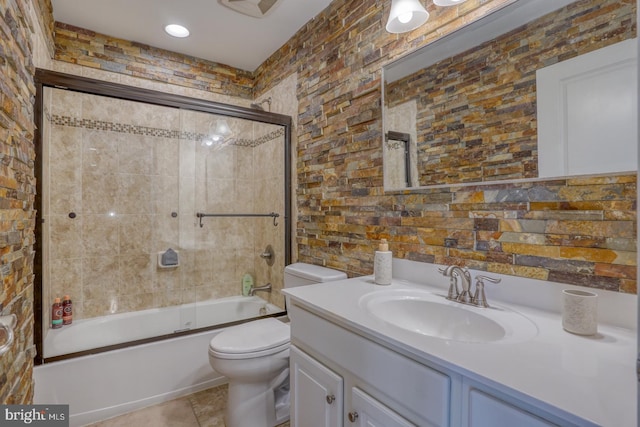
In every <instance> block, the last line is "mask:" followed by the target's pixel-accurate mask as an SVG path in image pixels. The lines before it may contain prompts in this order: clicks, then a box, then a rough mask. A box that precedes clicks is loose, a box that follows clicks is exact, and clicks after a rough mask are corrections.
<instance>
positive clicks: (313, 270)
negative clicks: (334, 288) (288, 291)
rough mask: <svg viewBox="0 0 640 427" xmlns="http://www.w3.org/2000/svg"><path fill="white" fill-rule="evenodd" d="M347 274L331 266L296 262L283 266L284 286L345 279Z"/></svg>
mask: <svg viewBox="0 0 640 427" xmlns="http://www.w3.org/2000/svg"><path fill="white" fill-rule="evenodd" d="M346 278H347V274H346V273H343V272H342V271H338V270H334V269H332V268H327V267H322V266H319V265H313V264H307V263H304V262H297V263H295V264H290V265H288V266H286V267H285V268H284V287H285V288H295V287H296V286H305V285H312V284H314V283H322V282H332V281H334V280H342V279H346Z"/></svg>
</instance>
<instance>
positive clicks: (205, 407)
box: [91, 384, 289, 427]
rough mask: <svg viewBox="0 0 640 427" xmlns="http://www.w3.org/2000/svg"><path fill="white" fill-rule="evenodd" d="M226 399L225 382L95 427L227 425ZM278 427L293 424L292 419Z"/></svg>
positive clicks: (218, 426)
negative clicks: (290, 421) (225, 414)
mask: <svg viewBox="0 0 640 427" xmlns="http://www.w3.org/2000/svg"><path fill="white" fill-rule="evenodd" d="M226 401H227V385H226V384H225V385H221V386H219V387H214V388H210V389H207V390H203V391H200V392H197V393H194V394H191V395H189V396H185V397H181V398H179V399H175V400H170V401H169V402H164V403H160V404H158V405H155V406H150V407H148V408H143V409H140V410H138V411H135V412H131V413H129V414H124V415H120V416H119V417H115V418H111V419H109V420H105V421H100V422H98V423H95V424H91V427H134V426H135V427H148V426H149V427H150V426H153V427H225V424H224V407H225V402H226ZM247 427H251V426H247ZM278 427H289V423H288V422H287V423H284V424H280V425H279V426H278Z"/></svg>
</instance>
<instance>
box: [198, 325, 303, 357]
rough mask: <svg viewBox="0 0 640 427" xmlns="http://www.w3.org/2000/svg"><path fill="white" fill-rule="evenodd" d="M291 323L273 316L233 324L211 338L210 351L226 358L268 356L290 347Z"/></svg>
mask: <svg viewBox="0 0 640 427" xmlns="http://www.w3.org/2000/svg"><path fill="white" fill-rule="evenodd" d="M290 335H291V334H290V329H289V325H288V324H286V323H283V322H281V321H279V320H277V319H275V318H273V317H268V318H266V319H260V320H254V321H252V322H247V323H243V324H241V325H237V326H232V327H230V328H227V329H225V330H224V331H222V332H220V333H219V334H218V335H216V336H215V337H213V338H212V339H211V342H210V343H209V353H211V354H212V355H214V356H217V357H220V358H226V359H238V358H249V357H259V356H266V355H269V354H273V353H277V352H279V351H282V350H285V349H287V348H288V347H289V340H290Z"/></svg>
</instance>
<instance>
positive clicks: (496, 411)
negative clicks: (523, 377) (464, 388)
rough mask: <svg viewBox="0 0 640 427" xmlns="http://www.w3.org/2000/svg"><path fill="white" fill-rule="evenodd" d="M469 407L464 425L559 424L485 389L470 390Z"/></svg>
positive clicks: (531, 426)
mask: <svg viewBox="0 0 640 427" xmlns="http://www.w3.org/2000/svg"><path fill="white" fill-rule="evenodd" d="M467 398H468V407H467V411H466V417H465V418H466V420H467V422H463V426H467V427H496V426H518V427H550V426H557V424H553V423H551V422H549V421H547V420H544V419H542V418H539V417H538V416H536V415H534V414H532V413H530V412H527V411H525V410H523V409H521V408H518V407H517V406H514V405H512V404H511V403H508V402H505V401H504V400H501V399H499V398H497V397H495V396H492V395H490V394H487V393H485V392H484V391H481V390H478V389H475V388H470V389H469V390H468V395H467Z"/></svg>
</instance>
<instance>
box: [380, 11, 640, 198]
mask: <svg viewBox="0 0 640 427" xmlns="http://www.w3.org/2000/svg"><path fill="white" fill-rule="evenodd" d="M601 3H604V4H601V5H600V6H599V7H598V8H592V7H591V5H590V4H589V3H585V2H582V3H581V4H579V5H578V6H576V5H569V6H567V7H564V8H562V9H561V10H560V11H557V12H553V13H551V14H548V15H546V16H543V17H541V18H538V19H536V20H535V21H532V22H531V23H529V24H527V25H525V26H522V27H520V28H518V29H516V30H514V31H510V32H509V33H507V34H505V35H503V36H501V37H498V38H496V39H493V40H491V41H490V42H485V43H483V44H482V45H480V46H477V47H475V48H473V49H470V50H468V51H466V52H463V53H460V54H458V55H455V56H452V57H450V58H447V59H445V60H443V61H440V62H438V63H436V64H434V65H432V66H430V67H426V68H424V69H423V70H420V71H418V72H416V73H414V74H412V75H409V76H407V77H405V78H403V79H401V80H398V81H396V82H394V83H392V84H390V85H386V86H385V90H386V93H385V100H386V101H388V103H389V106H391V107H393V106H397V105H400V104H403V103H405V102H408V101H409V100H415V101H417V104H418V114H417V123H416V126H417V128H418V129H419V130H420V131H419V133H418V141H417V146H418V162H419V163H418V170H419V171H420V172H421V173H420V177H419V182H420V185H422V186H425V185H436V184H452V183H460V182H478V181H494V180H498V179H499V180H505V179H518V178H535V177H537V176H538V150H537V147H536V141H537V125H538V123H537V120H536V70H538V69H540V68H543V67H546V66H548V65H552V64H555V63H558V62H562V61H565V60H567V59H571V58H574V57H576V56H578V55H583V54H586V53H588V52H592V51H594V50H597V49H601V48H604V47H606V46H610V45H612V44H615V43H618V42H620V41H623V40H626V39H629V38H631V37H633V31H632V26H633V24H634V22H635V19H634V18H635V10H634V8H633V6H632V4H631V3H625V2H618V1H615V2H614V1H609V2H601ZM567 34H571V37H570V38H568V37H567ZM487 88H488V89H487ZM487 124H490V125H489V126H488V125H487ZM390 129H392V130H394V128H390Z"/></svg>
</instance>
